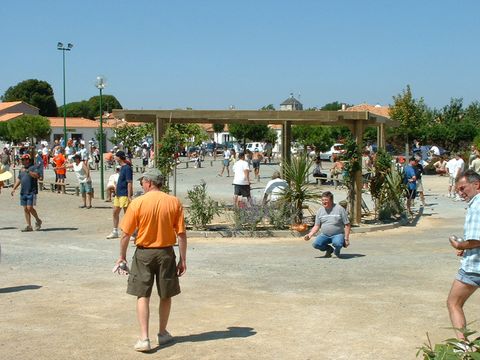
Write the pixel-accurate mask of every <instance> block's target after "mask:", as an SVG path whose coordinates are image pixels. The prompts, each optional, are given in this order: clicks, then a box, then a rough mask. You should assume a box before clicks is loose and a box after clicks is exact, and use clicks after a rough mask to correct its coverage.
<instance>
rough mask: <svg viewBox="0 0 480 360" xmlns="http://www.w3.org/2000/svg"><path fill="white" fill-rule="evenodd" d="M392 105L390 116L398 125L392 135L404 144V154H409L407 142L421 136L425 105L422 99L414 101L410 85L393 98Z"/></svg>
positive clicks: (424, 118)
mask: <svg viewBox="0 0 480 360" xmlns="http://www.w3.org/2000/svg"><path fill="white" fill-rule="evenodd" d="M393 101H394V104H393V106H392V107H391V109H390V116H391V118H392V119H393V120H396V121H398V122H399V123H400V126H398V127H397V128H395V129H393V135H394V136H395V137H396V138H397V139H399V140H401V141H403V142H404V143H405V152H406V153H407V154H408V153H409V142H410V141H413V139H414V138H416V137H419V136H421V135H422V131H421V130H422V126H424V124H425V120H426V116H425V115H426V110H427V108H426V105H425V103H424V100H423V98H420V99H418V100H417V99H415V98H414V97H413V95H412V91H411V89H410V85H407V88H406V89H405V90H403V91H402V93H401V94H399V95H397V96H394V97H393Z"/></svg>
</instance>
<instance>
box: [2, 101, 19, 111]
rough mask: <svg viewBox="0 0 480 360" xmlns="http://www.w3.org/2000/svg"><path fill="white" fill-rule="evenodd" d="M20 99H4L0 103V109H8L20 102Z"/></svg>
mask: <svg viewBox="0 0 480 360" xmlns="http://www.w3.org/2000/svg"><path fill="white" fill-rule="evenodd" d="M20 103H21V101H6V102H1V103H0V110H5V109H8V108H9V107H12V106H15V105H18V104H20Z"/></svg>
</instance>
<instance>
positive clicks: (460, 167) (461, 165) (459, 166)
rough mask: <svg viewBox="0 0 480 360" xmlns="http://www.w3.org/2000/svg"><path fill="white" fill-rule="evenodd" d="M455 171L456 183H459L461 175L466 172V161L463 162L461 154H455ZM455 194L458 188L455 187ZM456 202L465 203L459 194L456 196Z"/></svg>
mask: <svg viewBox="0 0 480 360" xmlns="http://www.w3.org/2000/svg"><path fill="white" fill-rule="evenodd" d="M455 160H456V162H455V170H454V175H455V181H457V179H458V177H459V175H460V174H461V173H463V171H464V170H465V161H463V159H462V157H461V155H460V154H459V153H456V154H455ZM454 189H455V192H456V191H457V189H456V186H455V187H454ZM455 201H463V199H462V198H461V197H460V195H459V194H456V196H455Z"/></svg>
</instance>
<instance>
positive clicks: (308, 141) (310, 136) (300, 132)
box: [292, 125, 335, 151]
mask: <svg viewBox="0 0 480 360" xmlns="http://www.w3.org/2000/svg"><path fill="white" fill-rule="evenodd" d="M292 140H293V141H296V142H298V143H299V144H301V145H303V146H304V148H306V147H307V146H309V145H310V146H311V145H313V146H315V149H316V150H318V151H326V150H328V149H329V148H330V146H332V144H333V143H334V142H335V139H334V138H333V134H332V129H331V127H328V126H321V125H295V126H292Z"/></svg>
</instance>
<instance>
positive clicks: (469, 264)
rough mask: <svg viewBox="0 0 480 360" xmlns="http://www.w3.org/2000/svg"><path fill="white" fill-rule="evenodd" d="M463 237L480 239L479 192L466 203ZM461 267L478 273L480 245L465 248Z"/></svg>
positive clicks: (479, 268) (466, 270)
mask: <svg viewBox="0 0 480 360" xmlns="http://www.w3.org/2000/svg"><path fill="white" fill-rule="evenodd" d="M463 238H464V239H465V240H480V194H477V195H475V196H474V198H473V199H472V200H470V202H469V203H468V210H467V216H466V218H465V225H464V228H463ZM461 268H462V269H463V270H464V271H465V272H473V273H477V274H480V247H477V248H474V249H468V250H465V252H464V254H463V259H462V266H461Z"/></svg>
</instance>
